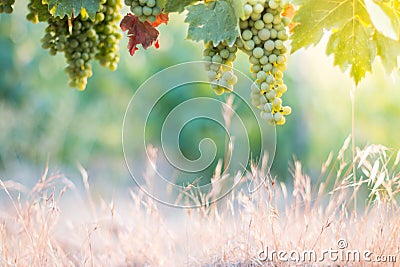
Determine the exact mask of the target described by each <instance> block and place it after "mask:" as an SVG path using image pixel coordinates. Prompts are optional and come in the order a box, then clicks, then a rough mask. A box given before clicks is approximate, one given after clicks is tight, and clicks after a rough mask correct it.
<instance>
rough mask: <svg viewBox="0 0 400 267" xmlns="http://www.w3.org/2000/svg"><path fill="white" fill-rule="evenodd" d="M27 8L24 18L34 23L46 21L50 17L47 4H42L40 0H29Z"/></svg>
mask: <svg viewBox="0 0 400 267" xmlns="http://www.w3.org/2000/svg"><path fill="white" fill-rule="evenodd" d="M28 10H29V13H28V14H27V15H26V19H27V20H29V21H30V22H32V23H34V24H36V23H39V22H42V21H47V20H48V19H49V18H50V17H51V14H50V13H49V10H48V5H44V4H43V3H42V0H30V1H29V3H28Z"/></svg>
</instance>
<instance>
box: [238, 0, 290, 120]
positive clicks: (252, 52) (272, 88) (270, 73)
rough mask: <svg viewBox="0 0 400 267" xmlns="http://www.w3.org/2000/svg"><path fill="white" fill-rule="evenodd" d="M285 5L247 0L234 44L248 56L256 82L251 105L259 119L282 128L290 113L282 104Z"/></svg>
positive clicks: (285, 38) (287, 19) (285, 49)
mask: <svg viewBox="0 0 400 267" xmlns="http://www.w3.org/2000/svg"><path fill="white" fill-rule="evenodd" d="M284 6H285V4H284V3H283V2H281V0H246V3H245V5H244V6H243V9H244V13H245V16H244V18H242V19H241V20H240V23H239V26H240V31H241V38H238V39H237V41H236V45H237V46H238V47H239V48H240V49H241V50H242V51H244V52H245V53H246V54H247V55H248V56H249V61H250V64H251V67H250V71H251V73H252V77H253V79H255V82H254V84H253V86H252V88H251V98H252V104H253V105H254V106H256V107H257V108H259V109H260V110H261V117H262V118H263V119H265V120H267V121H268V122H270V123H272V124H277V125H282V124H284V123H285V121H286V119H285V116H286V115H289V114H290V113H291V108H290V107H289V106H283V105H282V99H281V97H282V95H283V94H284V93H285V92H286V91H287V87H286V85H285V84H284V82H283V71H285V70H286V56H285V54H286V52H287V48H286V46H285V41H286V40H288V38H289V36H288V33H287V31H286V28H287V27H288V25H289V24H290V19H289V18H288V17H285V16H282V11H283V8H284Z"/></svg>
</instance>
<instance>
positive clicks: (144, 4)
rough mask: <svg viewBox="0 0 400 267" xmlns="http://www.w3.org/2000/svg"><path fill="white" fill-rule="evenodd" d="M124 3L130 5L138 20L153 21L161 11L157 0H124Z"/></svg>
mask: <svg viewBox="0 0 400 267" xmlns="http://www.w3.org/2000/svg"><path fill="white" fill-rule="evenodd" d="M125 5H127V6H129V7H130V9H131V11H132V13H133V14H135V15H136V16H138V17H139V20H140V21H146V20H148V21H150V22H154V21H155V20H156V18H157V16H158V15H160V14H161V11H162V9H161V8H160V6H159V5H158V0H125Z"/></svg>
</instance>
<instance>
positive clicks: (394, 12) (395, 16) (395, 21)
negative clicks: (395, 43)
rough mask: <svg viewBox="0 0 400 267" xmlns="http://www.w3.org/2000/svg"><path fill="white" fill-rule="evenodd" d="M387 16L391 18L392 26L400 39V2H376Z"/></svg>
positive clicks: (381, 0) (394, 0)
mask: <svg viewBox="0 0 400 267" xmlns="http://www.w3.org/2000/svg"><path fill="white" fill-rule="evenodd" d="M375 3H376V4H378V5H379V6H380V8H381V9H382V10H383V12H384V13H385V14H386V16H388V17H389V19H390V21H391V23H392V26H393V28H394V30H395V32H396V34H397V38H400V1H398V0H375Z"/></svg>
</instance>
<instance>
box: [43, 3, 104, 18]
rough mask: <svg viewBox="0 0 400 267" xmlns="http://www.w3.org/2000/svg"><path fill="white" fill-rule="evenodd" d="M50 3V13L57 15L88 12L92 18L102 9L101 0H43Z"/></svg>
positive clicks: (70, 15)
mask: <svg viewBox="0 0 400 267" xmlns="http://www.w3.org/2000/svg"><path fill="white" fill-rule="evenodd" d="M43 2H44V3H46V4H48V5H49V10H50V13H51V14H52V15H54V16H56V17H61V18H62V17H64V16H65V15H67V16H68V18H71V17H72V14H74V16H77V15H78V14H79V13H81V12H86V13H87V14H88V15H89V17H90V18H91V19H94V18H95V16H96V12H97V11H99V9H100V0H43Z"/></svg>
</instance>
